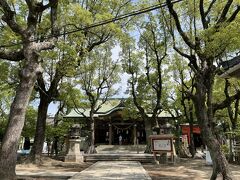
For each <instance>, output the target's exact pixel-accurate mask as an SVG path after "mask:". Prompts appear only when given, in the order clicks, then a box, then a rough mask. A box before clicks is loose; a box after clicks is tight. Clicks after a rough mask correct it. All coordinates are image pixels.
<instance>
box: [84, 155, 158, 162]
mask: <svg viewBox="0 0 240 180" xmlns="http://www.w3.org/2000/svg"><path fill="white" fill-rule="evenodd" d="M84 161H85V162H97V161H139V162H142V163H151V162H153V155H151V154H84Z"/></svg>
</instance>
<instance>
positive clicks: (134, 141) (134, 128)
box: [133, 124, 137, 145]
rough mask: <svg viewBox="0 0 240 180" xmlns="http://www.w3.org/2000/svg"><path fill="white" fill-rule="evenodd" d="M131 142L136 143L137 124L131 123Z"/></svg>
mask: <svg viewBox="0 0 240 180" xmlns="http://www.w3.org/2000/svg"><path fill="white" fill-rule="evenodd" d="M133 144H134V145H136V144H137V124H134V125H133Z"/></svg>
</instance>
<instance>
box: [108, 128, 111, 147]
mask: <svg viewBox="0 0 240 180" xmlns="http://www.w3.org/2000/svg"><path fill="white" fill-rule="evenodd" d="M108 126H109V134H108V135H109V145H112V124H108Z"/></svg>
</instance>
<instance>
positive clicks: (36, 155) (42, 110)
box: [30, 95, 49, 164]
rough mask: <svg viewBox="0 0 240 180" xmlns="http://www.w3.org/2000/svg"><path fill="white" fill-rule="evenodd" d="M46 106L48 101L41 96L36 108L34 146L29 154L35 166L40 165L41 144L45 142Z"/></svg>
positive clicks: (44, 96)
mask: <svg viewBox="0 0 240 180" xmlns="http://www.w3.org/2000/svg"><path fill="white" fill-rule="evenodd" d="M48 106H49V101H48V100H47V97H46V95H41V96H40V104H39V106H38V117H37V125H36V132H35V137H34V144H33V147H32V150H31V154H30V159H31V161H32V162H34V163H37V164H39V163H41V155H42V149H43V144H44V140H45V130H46V119H47V110H48Z"/></svg>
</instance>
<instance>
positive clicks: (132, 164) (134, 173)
mask: <svg viewBox="0 0 240 180" xmlns="http://www.w3.org/2000/svg"><path fill="white" fill-rule="evenodd" d="M76 179H80V180H96V179H98V180H110V179H112V180H120V179H122V180H126V179H129V180H151V178H150V176H149V175H148V174H147V172H146V171H145V169H144V168H143V167H142V165H141V163H139V162H136V161H102V162H96V163H95V164H93V165H92V166H90V167H89V168H87V169H85V170H84V171H82V172H80V173H77V174H76V175H74V176H73V177H72V178H70V179H69V180H76Z"/></svg>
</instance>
